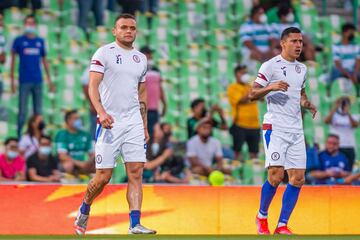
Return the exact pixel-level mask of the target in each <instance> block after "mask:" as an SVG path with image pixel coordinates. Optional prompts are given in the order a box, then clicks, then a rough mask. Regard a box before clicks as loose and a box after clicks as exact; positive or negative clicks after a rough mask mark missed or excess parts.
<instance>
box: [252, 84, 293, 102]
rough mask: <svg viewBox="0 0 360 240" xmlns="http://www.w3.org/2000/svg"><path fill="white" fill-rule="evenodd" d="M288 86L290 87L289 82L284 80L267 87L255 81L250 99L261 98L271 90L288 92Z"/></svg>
mask: <svg viewBox="0 0 360 240" xmlns="http://www.w3.org/2000/svg"><path fill="white" fill-rule="evenodd" d="M288 87H289V84H287V83H286V82H284V81H278V82H276V83H273V84H270V85H268V86H266V87H263V86H261V85H260V84H258V83H256V82H255V83H254V84H253V86H252V88H251V90H250V93H249V99H250V101H255V100H260V99H262V98H263V97H265V96H266V95H267V94H268V93H269V92H271V91H283V92H286V91H287V89H288Z"/></svg>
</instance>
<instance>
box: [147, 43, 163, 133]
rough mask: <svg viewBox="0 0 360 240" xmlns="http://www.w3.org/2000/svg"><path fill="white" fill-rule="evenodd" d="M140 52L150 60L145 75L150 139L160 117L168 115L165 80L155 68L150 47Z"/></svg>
mask: <svg viewBox="0 0 360 240" xmlns="http://www.w3.org/2000/svg"><path fill="white" fill-rule="evenodd" d="M140 52H142V53H143V54H145V56H146V58H147V60H148V68H147V72H146V75H145V78H146V81H145V88H146V92H147V103H148V112H147V118H148V123H147V124H148V131H149V135H150V137H151V136H152V134H153V128H154V125H155V124H156V123H157V122H159V119H160V116H161V117H164V116H165V114H166V108H167V105H166V97H165V92H164V89H163V87H162V82H163V79H162V78H161V73H160V70H159V69H158V68H157V67H156V66H154V60H153V56H152V54H153V51H152V49H151V48H149V47H148V46H144V47H142V48H141V49H140ZM160 102H161V105H162V111H161V113H160V114H159V110H158V109H159V103H160Z"/></svg>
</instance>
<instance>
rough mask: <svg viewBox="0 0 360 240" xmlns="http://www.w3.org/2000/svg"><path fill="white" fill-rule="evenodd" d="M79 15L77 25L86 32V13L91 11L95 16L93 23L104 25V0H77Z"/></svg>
mask: <svg viewBox="0 0 360 240" xmlns="http://www.w3.org/2000/svg"><path fill="white" fill-rule="evenodd" d="M77 2H78V8H79V15H78V25H79V27H80V28H82V29H83V30H84V31H85V32H86V33H88V22H89V21H88V15H89V12H90V11H92V12H93V13H94V16H95V25H96V26H102V25H104V11H105V1H103V0H77Z"/></svg>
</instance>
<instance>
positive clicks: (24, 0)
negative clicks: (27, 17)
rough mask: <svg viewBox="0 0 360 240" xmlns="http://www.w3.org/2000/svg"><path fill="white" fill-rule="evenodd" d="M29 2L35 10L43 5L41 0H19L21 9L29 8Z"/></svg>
mask: <svg viewBox="0 0 360 240" xmlns="http://www.w3.org/2000/svg"><path fill="white" fill-rule="evenodd" d="M29 3H31V9H32V11H33V12H34V11H35V10H39V9H40V8H41V7H42V1H41V0H18V6H19V8H20V9H23V8H29Z"/></svg>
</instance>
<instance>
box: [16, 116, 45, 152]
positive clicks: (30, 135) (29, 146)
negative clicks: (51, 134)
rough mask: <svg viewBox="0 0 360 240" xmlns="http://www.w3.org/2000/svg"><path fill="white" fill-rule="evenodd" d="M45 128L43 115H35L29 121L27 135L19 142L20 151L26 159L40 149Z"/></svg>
mask: <svg viewBox="0 0 360 240" xmlns="http://www.w3.org/2000/svg"><path fill="white" fill-rule="evenodd" d="M45 126H46V125H45V122H44V120H43V118H42V116H41V115H34V116H32V117H31V118H30V119H29V120H28V124H27V130H26V133H25V134H24V135H23V136H21V138H20V141H19V151H20V154H21V155H23V156H24V157H25V159H28V158H29V157H30V156H31V155H33V154H34V153H35V152H36V151H37V150H38V149H39V141H40V138H41V136H42V135H43V131H44V129H45Z"/></svg>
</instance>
